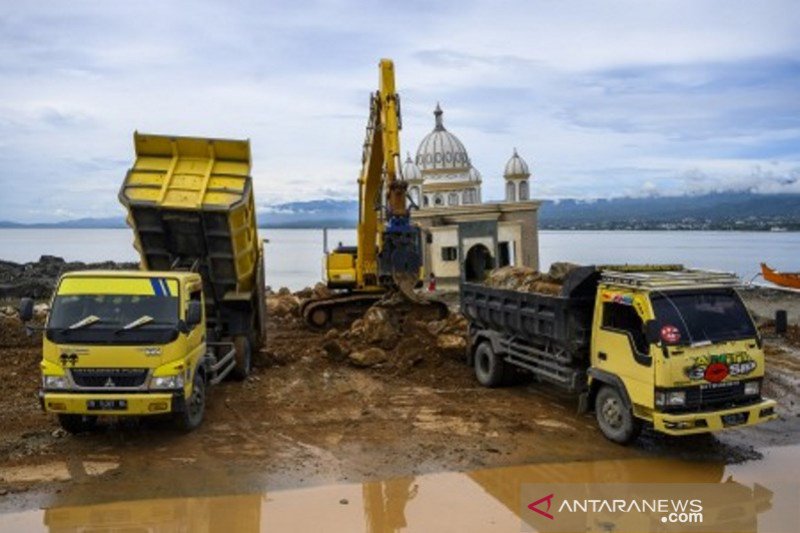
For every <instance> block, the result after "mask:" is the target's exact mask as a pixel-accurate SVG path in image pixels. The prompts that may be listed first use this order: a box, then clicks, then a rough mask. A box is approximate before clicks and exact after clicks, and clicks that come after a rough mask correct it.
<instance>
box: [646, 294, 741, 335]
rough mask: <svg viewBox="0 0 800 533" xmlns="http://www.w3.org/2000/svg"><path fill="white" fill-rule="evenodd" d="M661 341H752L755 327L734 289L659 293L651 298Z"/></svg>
mask: <svg viewBox="0 0 800 533" xmlns="http://www.w3.org/2000/svg"><path fill="white" fill-rule="evenodd" d="M651 301H652V303H653V310H654V311H655V315H656V319H657V320H658V322H659V325H660V326H661V335H662V339H663V340H665V341H668V342H669V343H670V344H695V343H701V342H720V341H728V340H736V339H748V338H749V339H752V338H754V337H755V336H756V330H755V326H754V325H753V321H752V320H751V319H750V315H749V314H748V313H747V309H745V306H744V304H743V303H742V301H741V299H739V296H738V295H737V294H736V292H735V291H734V290H733V289H718V290H704V291H701V292H672V293H669V292H668V293H664V292H659V293H657V294H654V295H653V296H652V297H651Z"/></svg>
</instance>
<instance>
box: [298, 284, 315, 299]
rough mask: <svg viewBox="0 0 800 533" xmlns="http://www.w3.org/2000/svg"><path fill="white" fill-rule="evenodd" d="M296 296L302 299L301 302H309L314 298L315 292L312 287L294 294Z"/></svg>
mask: <svg viewBox="0 0 800 533" xmlns="http://www.w3.org/2000/svg"><path fill="white" fill-rule="evenodd" d="M294 295H295V296H297V297H298V298H300V299H301V300H307V299H309V298H311V297H312V296H314V290H313V289H312V288H311V287H306V288H305V289H301V290H299V291H297V292H296V293H294Z"/></svg>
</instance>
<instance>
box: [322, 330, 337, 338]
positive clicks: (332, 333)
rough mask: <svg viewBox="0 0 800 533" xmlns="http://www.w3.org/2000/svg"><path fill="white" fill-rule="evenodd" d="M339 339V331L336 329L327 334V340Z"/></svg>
mask: <svg viewBox="0 0 800 533" xmlns="http://www.w3.org/2000/svg"><path fill="white" fill-rule="evenodd" d="M338 338H339V330H338V329H336V328H331V329H329V330H328V331H327V332H326V333H325V339H326V340H331V339H338Z"/></svg>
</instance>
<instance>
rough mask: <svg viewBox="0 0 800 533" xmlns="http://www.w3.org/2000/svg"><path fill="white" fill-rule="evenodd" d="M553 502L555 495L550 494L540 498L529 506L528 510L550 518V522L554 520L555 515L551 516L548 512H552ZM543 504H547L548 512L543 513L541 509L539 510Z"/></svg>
mask: <svg viewBox="0 0 800 533" xmlns="http://www.w3.org/2000/svg"><path fill="white" fill-rule="evenodd" d="M552 500H553V495H552V494H548V495H547V496H545V497H544V498H539V499H538V500H536V501H535V502H533V503H532V504H530V505H528V509H530V510H531V511H533V512H536V513H539V514H540V515H542V516H543V517H545V518H549V519H550V520H553V515H551V514H550V513H548V512H547V511H549V510H550V506H551V505H552V503H553V502H552ZM543 502H547V510H546V511H542V510H541V509H539V508H538V507H537V505H539V504H540V503H543Z"/></svg>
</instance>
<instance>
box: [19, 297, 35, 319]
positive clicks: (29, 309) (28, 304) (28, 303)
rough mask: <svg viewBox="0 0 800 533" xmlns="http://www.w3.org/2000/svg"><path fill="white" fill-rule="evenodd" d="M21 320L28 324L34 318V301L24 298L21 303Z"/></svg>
mask: <svg viewBox="0 0 800 533" xmlns="http://www.w3.org/2000/svg"><path fill="white" fill-rule="evenodd" d="M19 318H20V320H22V321H23V322H28V321H29V320H30V319H32V318H33V299H32V298H22V299H21V300H20V301H19Z"/></svg>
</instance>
